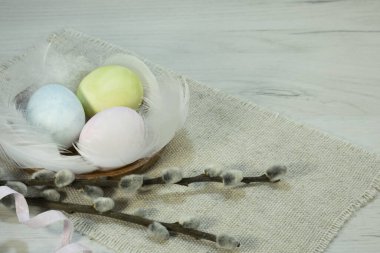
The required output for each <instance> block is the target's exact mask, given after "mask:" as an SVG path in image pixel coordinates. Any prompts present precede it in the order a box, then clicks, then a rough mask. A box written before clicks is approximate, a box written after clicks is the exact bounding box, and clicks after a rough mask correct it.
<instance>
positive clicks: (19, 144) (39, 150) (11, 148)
mask: <svg viewBox="0 0 380 253" xmlns="http://www.w3.org/2000/svg"><path fill="white" fill-rule="evenodd" d="M15 107H16V105H15V104H10V105H9V106H5V107H0V147H2V148H3V149H4V151H5V153H6V154H7V155H8V156H9V157H10V158H11V159H12V160H13V161H15V162H16V163H17V165H18V166H20V167H21V168H45V169H49V170H53V171H59V170H62V169H71V170H73V171H75V173H86V172H90V171H93V170H96V169H97V168H96V167H95V166H94V165H92V164H90V163H88V162H86V161H85V160H84V159H83V158H82V157H81V156H78V155H75V156H65V155H61V153H60V152H65V150H63V149H60V148H59V147H58V146H57V144H56V143H54V142H53V141H52V139H51V137H50V135H49V134H47V133H46V132H43V131H40V129H38V128H36V127H33V126H31V125H30V124H29V123H28V122H27V121H26V119H25V118H24V115H23V113H22V111H20V110H17V109H16V108H15Z"/></svg>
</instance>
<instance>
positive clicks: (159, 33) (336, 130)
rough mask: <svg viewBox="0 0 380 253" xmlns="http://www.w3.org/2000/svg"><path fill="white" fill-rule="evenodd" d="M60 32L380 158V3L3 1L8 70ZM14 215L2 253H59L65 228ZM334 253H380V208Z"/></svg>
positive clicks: (0, 34)
mask: <svg viewBox="0 0 380 253" xmlns="http://www.w3.org/2000/svg"><path fill="white" fill-rule="evenodd" d="M62 27H71V28H74V29H77V30H80V31H83V32H86V33H89V34H91V35H94V36H96V37H99V38H102V39H105V40H108V41H110V42H112V43H114V44H118V45H121V46H123V47H124V48H127V49H130V50H133V51H135V52H137V53H139V54H140V55H143V56H144V57H146V58H148V59H150V60H152V61H154V62H156V63H159V64H161V65H163V66H167V67H169V68H171V69H173V70H175V71H177V72H179V73H183V74H185V75H187V76H189V77H192V78H194V79H196V80H199V81H202V82H204V83H205V84H207V85H209V86H212V87H215V88H218V89H221V90H223V91H224V92H226V93H229V94H233V95H236V96H240V97H242V98H243V99H246V100H250V101H253V102H255V103H257V104H259V105H261V106H264V107H267V108H270V109H271V110H273V111H277V112H279V113H280V114H282V115H285V116H288V117H290V118H293V119H295V120H297V121H299V122H304V123H305V124H307V125H310V126H312V127H314V128H318V129H320V130H322V131H325V132H327V133H329V134H331V135H335V136H338V137H341V138H342V139H345V140H347V141H349V142H352V143H354V144H356V145H358V146H361V147H364V148H366V149H368V150H370V151H373V152H376V153H379V152H380V1H377V0H372V1H369V0H351V1H350V0H347V1H338V0H336V1H333V0H331V1H326V0H320V1H318V0H310V1H298V0H278V1H264V0H262V1H248V0H245V1H229V0H219V1H216V0H215V1H209V0H208V1H204V0H199V1H198V0H197V1H174V0H161V1H156V0H139V1H137V0H136V1H120V0H108V1H102V0H91V1H90V0H86V1H78V0H65V1H51V0H44V1H42V0H34V1H31V0H19V1H17V0H0V61H4V60H6V59H7V58H10V57H11V56H14V55H15V54H18V53H20V52H22V51H23V49H25V48H26V47H28V46H30V45H31V44H33V43H34V42H35V41H36V40H38V39H39V38H41V37H42V36H43V35H45V34H47V33H49V32H51V31H54V30H57V29H59V28H62ZM14 217H15V215H14V213H12V212H9V211H7V210H5V209H4V208H0V235H1V236H0V252H7V253H8V252H17V253H24V252H52V249H53V248H54V247H55V246H56V245H57V242H58V239H57V234H54V233H53V234H51V231H56V230H57V229H54V228H50V229H49V230H37V231H34V230H29V229H27V228H25V227H24V226H21V225H19V224H17V223H16V221H15V218H14ZM77 238H78V236H77ZM81 241H83V242H84V243H85V244H87V245H90V247H92V248H93V250H94V252H112V251H109V250H107V249H105V248H102V247H101V246H99V245H98V244H97V243H94V242H91V241H90V240H88V239H86V238H82V239H81ZM327 252H329V253H343V252H345V253H346V252H366V253H375V252H380V199H377V200H375V201H373V202H372V203H370V204H369V205H368V206H367V207H365V208H363V209H362V210H360V211H359V212H358V213H357V215H356V216H355V217H354V218H353V219H352V220H351V221H350V222H348V224H347V225H346V226H345V227H344V229H343V230H342V232H341V233H340V234H339V236H338V237H337V238H336V240H335V241H334V242H333V243H332V244H331V247H330V248H329V249H328V251H327Z"/></svg>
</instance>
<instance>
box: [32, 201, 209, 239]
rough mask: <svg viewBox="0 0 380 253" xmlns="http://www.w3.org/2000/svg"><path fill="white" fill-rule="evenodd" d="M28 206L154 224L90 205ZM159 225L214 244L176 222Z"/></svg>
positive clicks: (205, 235) (35, 203)
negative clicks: (96, 208)
mask: <svg viewBox="0 0 380 253" xmlns="http://www.w3.org/2000/svg"><path fill="white" fill-rule="evenodd" d="M28 204H29V205H31V206H39V207H42V208H46V209H53V210H61V211H64V212H66V213H70V214H72V213H87V214H93V215H99V216H103V217H108V218H112V219H116V220H121V221H126V222H129V223H133V224H137V225H141V226H144V227H148V226H149V225H150V224H152V223H153V222H155V221H154V220H150V219H147V218H143V217H140V216H136V215H131V214H125V213H119V212H113V211H108V212H104V213H99V212H97V211H96V210H95V209H94V207H92V206H90V205H80V204H73V203H62V202H55V201H48V200H45V199H41V198H28ZM158 222H159V221H158ZM159 223H161V224H162V225H163V226H165V227H166V228H167V229H168V231H169V232H171V233H180V234H184V235H188V236H191V237H193V238H196V239H204V240H208V241H212V242H216V235H214V234H210V233H206V232H202V231H199V230H196V229H191V228H184V227H183V226H181V225H180V224H179V223H178V222H175V223H166V222H159Z"/></svg>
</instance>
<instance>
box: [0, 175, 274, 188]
mask: <svg viewBox="0 0 380 253" xmlns="http://www.w3.org/2000/svg"><path fill="white" fill-rule="evenodd" d="M8 181H12V180H0V185H5V184H6V183H7V182H8ZM17 181H19V182H22V183H24V184H25V185H27V186H37V185H45V186H50V187H54V186H55V183H54V180H53V179H52V180H37V179H23V180H17ZM119 182H120V180H115V179H104V178H100V179H76V180H75V181H74V182H73V183H72V184H71V186H73V187H76V188H82V187H84V186H86V185H93V186H99V187H117V186H118V185H119ZM199 182H217V183H223V179H222V178H221V177H209V176H207V175H205V174H201V175H198V176H194V177H184V178H182V180H181V181H179V182H177V183H175V184H178V185H183V186H188V185H189V184H192V183H199ZM241 182H243V183H246V184H249V183H254V182H271V181H270V179H269V178H268V176H267V175H266V174H263V175H261V176H258V177H244V178H243V180H242V181H241ZM156 184H160V185H162V184H166V183H165V181H164V180H163V179H162V178H161V177H156V178H149V179H144V182H143V186H148V185H156Z"/></svg>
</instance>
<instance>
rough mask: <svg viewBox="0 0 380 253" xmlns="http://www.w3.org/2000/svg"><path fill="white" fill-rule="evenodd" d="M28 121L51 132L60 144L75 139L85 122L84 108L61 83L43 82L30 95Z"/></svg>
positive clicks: (68, 143)
mask: <svg viewBox="0 0 380 253" xmlns="http://www.w3.org/2000/svg"><path fill="white" fill-rule="evenodd" d="M26 119H27V121H28V122H29V123H30V124H32V125H34V126H36V127H38V128H41V129H42V130H44V131H47V132H48V133H50V135H51V137H52V139H53V140H54V141H55V142H56V143H57V144H58V145H60V146H61V147H64V148H68V147H70V146H71V145H72V143H73V142H74V141H76V140H77V139H78V137H79V134H80V132H81V130H82V127H83V126H84V124H85V114H84V110H83V107H82V105H81V103H80V101H79V100H78V98H77V97H76V96H75V94H74V93H73V92H72V91H70V90H69V89H67V88H66V87H64V86H62V85H59V84H48V85H44V86H42V87H41V88H39V89H38V90H36V91H35V92H34V93H33V94H32V95H31V97H30V98H29V101H28V104H27V106H26Z"/></svg>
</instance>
